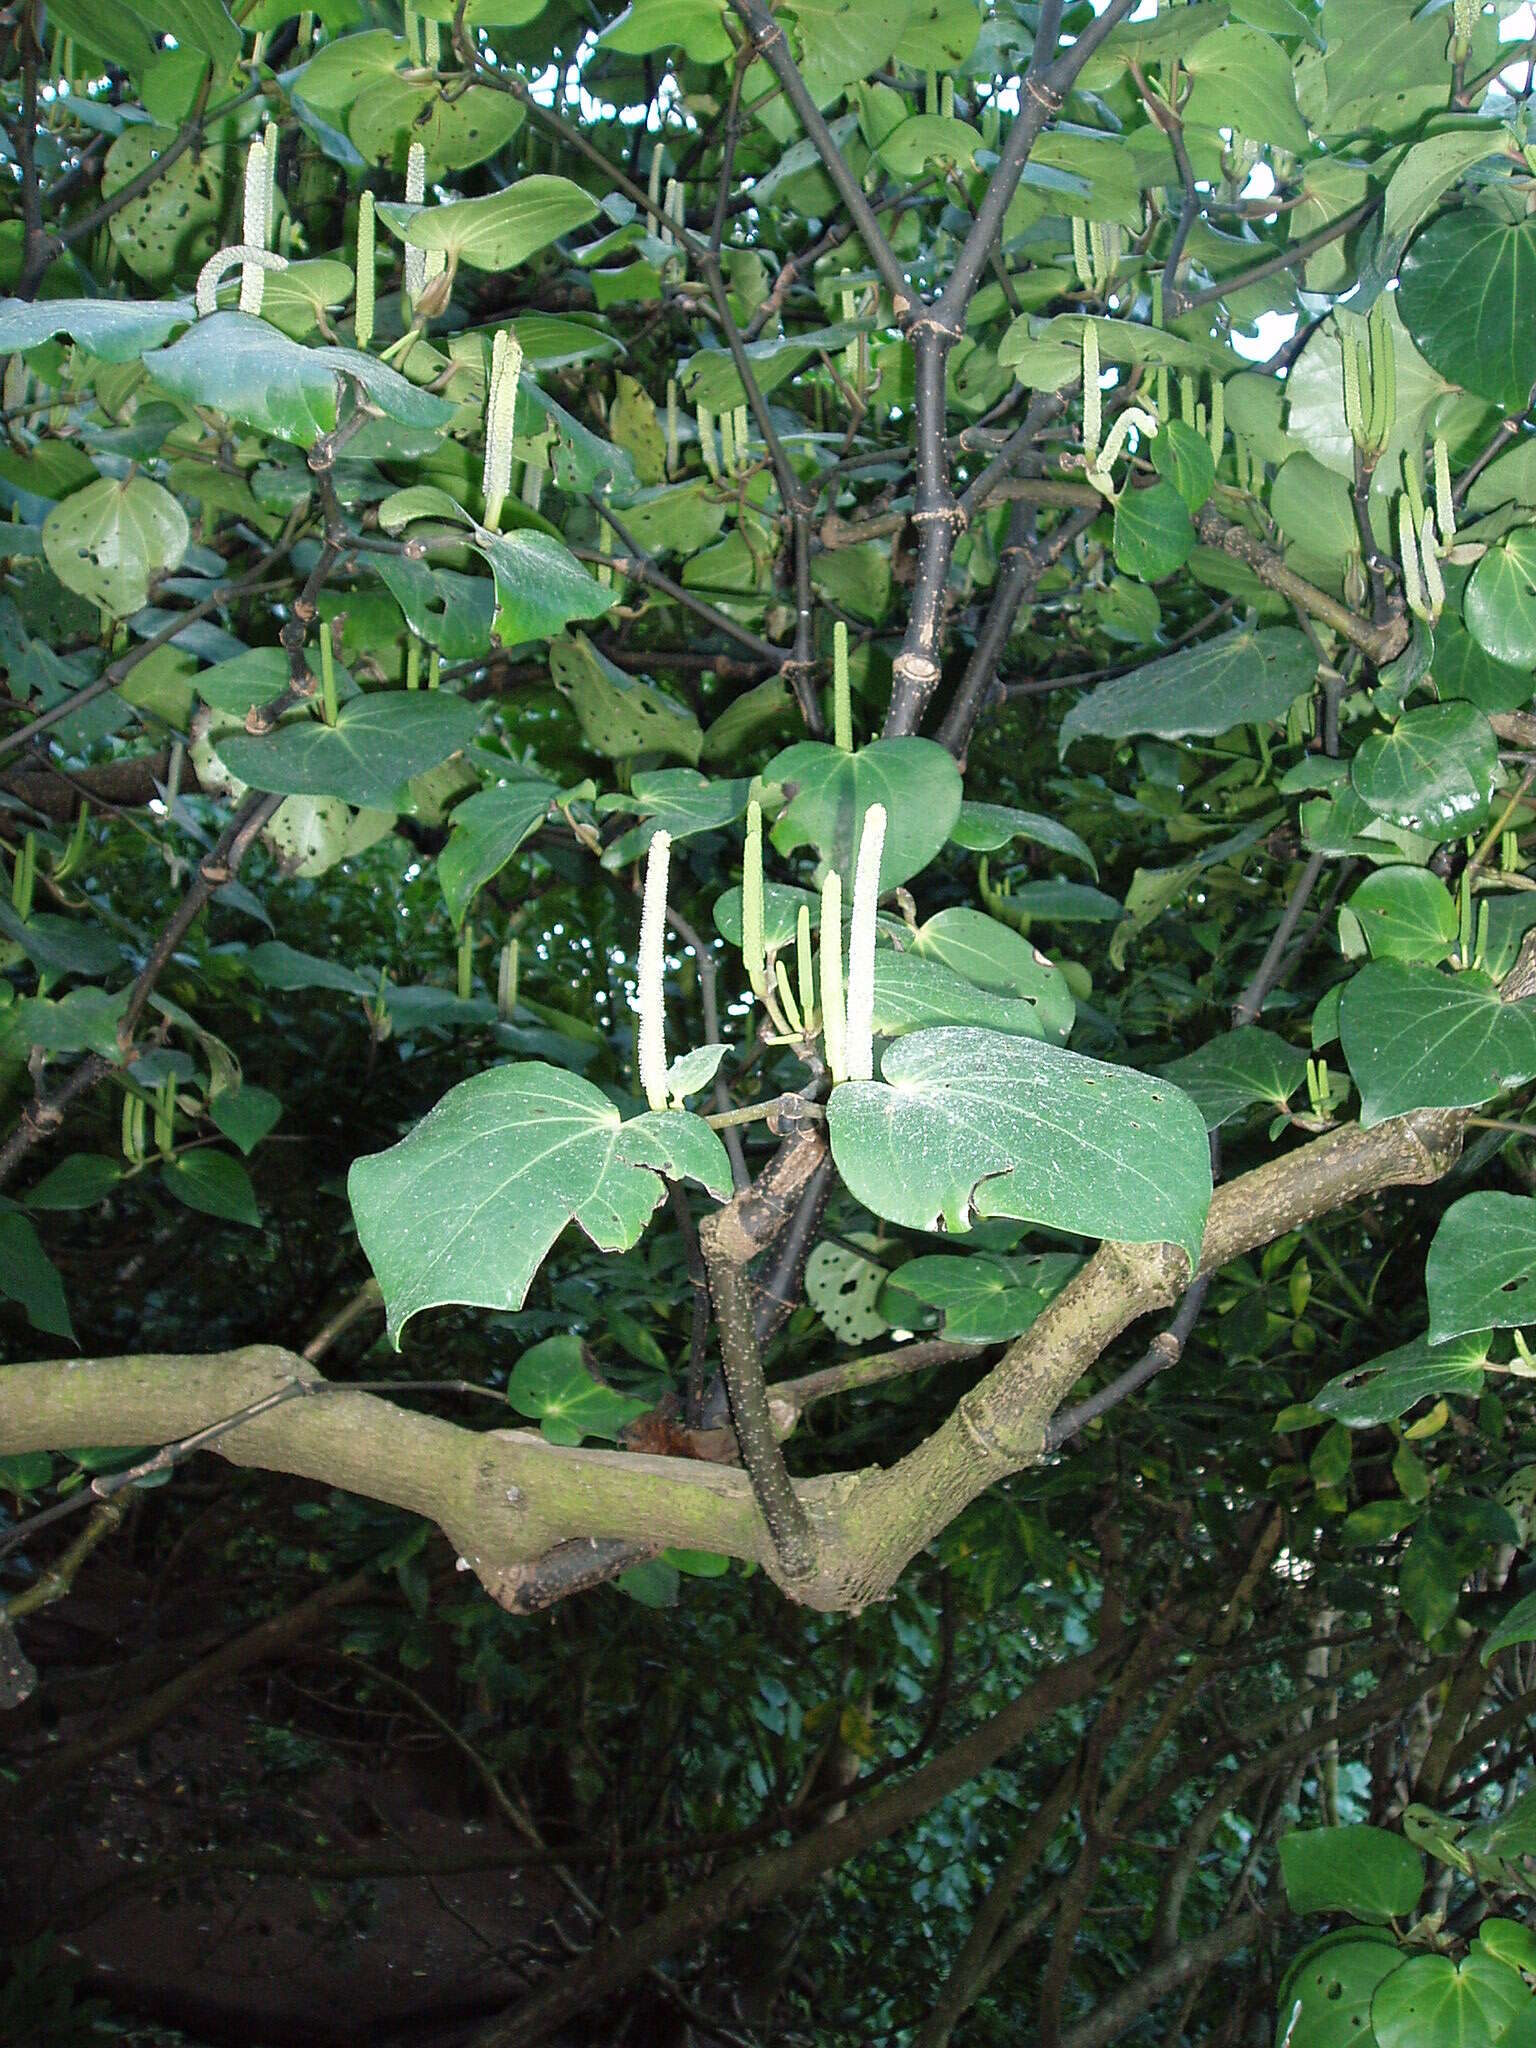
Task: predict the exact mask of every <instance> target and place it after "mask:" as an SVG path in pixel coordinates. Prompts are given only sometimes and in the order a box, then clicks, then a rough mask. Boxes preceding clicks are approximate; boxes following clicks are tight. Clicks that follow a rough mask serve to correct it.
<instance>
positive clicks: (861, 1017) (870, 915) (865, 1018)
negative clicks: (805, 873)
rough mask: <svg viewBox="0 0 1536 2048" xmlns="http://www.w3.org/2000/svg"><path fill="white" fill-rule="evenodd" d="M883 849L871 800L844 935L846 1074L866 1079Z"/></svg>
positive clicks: (871, 1057)
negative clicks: (846, 1035) (847, 923)
mask: <svg viewBox="0 0 1536 2048" xmlns="http://www.w3.org/2000/svg"><path fill="white" fill-rule="evenodd" d="M884 849H885V806H884V804H871V805H870V807H869V809H868V810H867V811H866V812H865V813H864V829H863V831H862V832H861V833H860V834H859V858H858V862H857V864H856V866H855V868H854V871H853V918H852V922H851V925H850V929H849V933H848V1078H849V1080H850V1081H868V1080H870V1079H872V1078H873V1076H874V1071H875V1034H874V1024H875V911H876V906H877V904H878V903H879V900H880V855H881V853H882V852H883V851H884Z"/></svg>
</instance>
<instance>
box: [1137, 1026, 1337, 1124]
mask: <svg viewBox="0 0 1536 2048" xmlns="http://www.w3.org/2000/svg"><path fill="white" fill-rule="evenodd" d="M1162 1071H1163V1073H1164V1074H1165V1075H1166V1077H1167V1078H1168V1079H1169V1080H1170V1081H1172V1082H1174V1083H1175V1084H1176V1085H1177V1086H1178V1087H1180V1088H1182V1089H1183V1090H1184V1092H1185V1094H1186V1095H1188V1096H1190V1097H1191V1098H1192V1099H1193V1100H1194V1101H1195V1102H1196V1103H1198V1105H1199V1107H1200V1110H1201V1113H1202V1115H1203V1116H1204V1117H1205V1121H1206V1125H1207V1127H1208V1128H1209V1129H1211V1130H1213V1131H1214V1130H1218V1129H1219V1128H1220V1127H1221V1125H1222V1124H1224V1123H1229V1122H1230V1121H1231V1120H1232V1118H1233V1117H1235V1116H1241V1115H1242V1113H1243V1111H1244V1110H1245V1109H1251V1108H1252V1107H1253V1105H1254V1104H1255V1103H1257V1102H1262V1103H1264V1104H1265V1105H1266V1106H1267V1107H1268V1108H1269V1109H1271V1110H1274V1111H1280V1110H1283V1109H1284V1108H1285V1105H1286V1104H1287V1103H1288V1102H1289V1101H1290V1099H1291V1097H1292V1096H1293V1095H1294V1094H1295V1093H1296V1090H1297V1089H1298V1088H1299V1087H1300V1086H1301V1085H1302V1083H1303V1082H1304V1081H1305V1080H1306V1078H1307V1056H1306V1054H1305V1053H1304V1052H1302V1051H1300V1050H1299V1049H1298V1048H1297V1047H1296V1046H1294V1045H1287V1044H1286V1042H1285V1040H1284V1039H1283V1038H1280V1037H1278V1036H1277V1035H1276V1034H1275V1033H1274V1032H1273V1031H1265V1030H1264V1029H1263V1028H1262V1027H1261V1026H1259V1025H1257V1024H1244V1025H1241V1026H1240V1027H1239V1028H1238V1029H1237V1030H1236V1031H1224V1032H1222V1033H1221V1034H1220V1036H1219V1037H1216V1038H1208V1039H1207V1040H1206V1042H1205V1044H1204V1045H1202V1046H1201V1047H1200V1049H1199V1050H1198V1051H1197V1052H1192V1053H1188V1054H1186V1055H1185V1057H1184V1058H1183V1059H1181V1060H1174V1061H1173V1063H1172V1064H1171V1065H1170V1066H1166V1067H1164V1068H1163V1070H1162Z"/></svg>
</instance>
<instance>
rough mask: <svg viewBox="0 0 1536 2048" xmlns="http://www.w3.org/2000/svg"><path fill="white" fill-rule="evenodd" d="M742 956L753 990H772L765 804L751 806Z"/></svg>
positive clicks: (744, 865) (744, 877)
mask: <svg viewBox="0 0 1536 2048" xmlns="http://www.w3.org/2000/svg"><path fill="white" fill-rule="evenodd" d="M741 958H742V964H743V966H744V967H745V968H746V970H747V980H748V982H749V983H750V985H751V989H752V993H753V995H755V996H756V997H757V998H758V1000H759V1001H761V1000H762V998H763V997H764V996H765V995H766V994H767V992H768V957H767V951H766V948H765V946H764V942H763V807H762V805H761V804H759V803H750V804H748V805H747V846H746V853H745V856H744V858H743V860H742V864H741Z"/></svg>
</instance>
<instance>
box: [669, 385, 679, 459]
mask: <svg viewBox="0 0 1536 2048" xmlns="http://www.w3.org/2000/svg"><path fill="white" fill-rule="evenodd" d="M676 474H677V379H676V378H675V377H669V378H668V379H667V475H668V476H675V475H676Z"/></svg>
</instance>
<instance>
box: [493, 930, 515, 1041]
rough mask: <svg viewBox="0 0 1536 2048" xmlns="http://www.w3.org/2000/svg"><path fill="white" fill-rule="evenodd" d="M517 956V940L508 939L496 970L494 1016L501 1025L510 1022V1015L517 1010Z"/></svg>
mask: <svg viewBox="0 0 1536 2048" xmlns="http://www.w3.org/2000/svg"><path fill="white" fill-rule="evenodd" d="M517 956H518V944H517V940H516V939H508V941H507V943H506V944H505V945H504V946H503V947H502V949H501V960H500V962H499V963H498V966H497V969H496V1014H497V1016H498V1017H499V1018H500V1019H501V1021H502V1023H503V1024H510V1023H511V1022H512V1013H513V1011H514V1010H516V1008H517V966H518V957H517Z"/></svg>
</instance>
